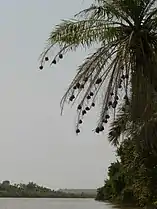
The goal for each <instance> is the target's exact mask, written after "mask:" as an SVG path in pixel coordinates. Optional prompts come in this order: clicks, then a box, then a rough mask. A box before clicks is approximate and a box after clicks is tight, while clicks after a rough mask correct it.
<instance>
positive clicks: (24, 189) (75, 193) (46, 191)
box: [0, 180, 96, 199]
mask: <svg viewBox="0 0 157 209" xmlns="http://www.w3.org/2000/svg"><path fill="white" fill-rule="evenodd" d="M95 197H96V194H95V193H92V192H91V191H89V190H77V189H76V190H75V189H74V190H68V189H65V190H61V189H60V190H57V191H55V190H52V189H50V188H47V187H44V186H39V185H37V184H36V183H33V182H29V183H28V184H11V183H10V181H8V180H6V181H3V182H2V183H0V198H86V199H87V198H93V199H94V198H95Z"/></svg>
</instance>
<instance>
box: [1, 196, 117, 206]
mask: <svg viewBox="0 0 157 209" xmlns="http://www.w3.org/2000/svg"><path fill="white" fill-rule="evenodd" d="M113 208H114V207H112V205H110V204H107V203H103V202H96V201H94V200H93V199H11V198H9V199H1V198H0V209H113Z"/></svg>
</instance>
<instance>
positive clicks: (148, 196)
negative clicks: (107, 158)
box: [96, 139, 157, 206]
mask: <svg viewBox="0 0 157 209" xmlns="http://www.w3.org/2000/svg"><path fill="white" fill-rule="evenodd" d="M117 155H118V156H119V158H120V161H117V162H116V163H112V164H111V166H110V167H109V170H108V179H107V180H106V181H105V185H104V187H102V188H101V191H100V190H98V195H97V198H96V199H98V200H99V199H100V198H103V199H100V200H106V199H107V200H110V201H118V202H122V203H132V204H136V205H138V206H149V205H153V204H155V201H156V199H157V185H156V182H157V155H155V154H154V152H152V151H150V149H149V147H144V148H143V147H142V146H137V144H136V141H135V140H131V139H125V140H124V141H123V142H122V143H121V145H120V146H119V147H118V148H117ZM102 191H103V195H104V196H102V195H101V196H100V194H99V193H100V192H102Z"/></svg>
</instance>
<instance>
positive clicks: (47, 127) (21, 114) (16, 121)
mask: <svg viewBox="0 0 157 209" xmlns="http://www.w3.org/2000/svg"><path fill="white" fill-rule="evenodd" d="M90 3H92V0H84V1H83V0H44V1H43V0H5V1H3V0H0V14H1V15H0V16H1V18H0V26H1V30H0V31H1V32H0V56H1V57H0V149H1V150H0V167H1V169H0V180H5V179H9V180H11V181H12V182H28V181H35V182H36V183H38V184H43V185H46V186H49V187H52V188H96V187H98V186H101V185H102V184H103V181H104V177H105V175H106V173H107V167H108V165H109V164H110V162H112V161H114V159H115V157H114V152H113V148H112V147H111V146H110V145H109V143H108V141H107V138H106V135H105V134H102V135H99V136H97V135H96V134H95V133H94V132H92V129H93V128H95V126H96V124H95V122H96V114H95V113H94V112H93V113H91V114H89V116H87V118H86V120H85V125H84V126H83V130H82V133H81V134H80V135H79V136H76V135H75V118H76V112H75V109H71V108H70V107H68V106H67V108H66V110H65V113H64V115H63V116H60V106H59V103H60V99H61V97H62V96H63V94H64V92H65V90H66V88H67V86H68V84H69V81H70V80H71V79H72V77H73V76H74V75H75V72H76V71H75V70H76V68H77V66H78V65H79V63H80V62H81V61H82V60H83V58H84V55H85V53H84V52H81V51H79V52H77V53H71V54H68V55H67V56H66V57H65V59H64V60H62V61H61V62H60V63H59V64H58V65H56V66H55V67H53V68H50V67H49V66H47V67H46V68H45V70H44V71H38V65H39V62H38V58H39V55H40V53H41V52H42V50H43V48H44V44H45V41H46V39H47V38H48V36H49V33H50V31H51V29H52V28H53V27H54V25H55V24H58V23H60V20H61V19H65V18H71V17H72V15H73V14H75V13H76V12H78V11H79V10H80V9H83V8H85V7H86V6H88V5H89V4H90ZM95 111H96V109H95Z"/></svg>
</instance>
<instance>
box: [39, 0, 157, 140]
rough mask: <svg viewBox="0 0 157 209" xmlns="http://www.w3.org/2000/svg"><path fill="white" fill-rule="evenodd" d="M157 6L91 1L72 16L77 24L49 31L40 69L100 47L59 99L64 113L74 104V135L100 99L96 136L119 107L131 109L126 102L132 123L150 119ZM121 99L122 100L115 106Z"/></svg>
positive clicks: (142, 0)
mask: <svg viewBox="0 0 157 209" xmlns="http://www.w3.org/2000/svg"><path fill="white" fill-rule="evenodd" d="M155 3H156V0H132V1H128V0H110V1H108V0H95V2H94V4H92V5H91V6H90V7H89V8H88V9H85V10H83V11H81V12H79V13H78V14H76V15H75V19H73V20H64V21H62V22H61V23H60V24H59V25H57V26H56V28H55V29H54V30H53V31H52V32H51V34H50V37H49V39H48V45H47V47H46V49H45V51H44V52H43V53H42V56H41V66H40V69H41V70H42V69H43V66H44V63H45V61H48V60H49V59H50V61H51V64H56V63H57V61H58V60H59V59H62V58H63V56H64V54H66V53H67V52H68V51H75V50H76V49H77V48H79V47H83V48H92V46H93V45H94V44H97V46H98V47H97V50H96V51H94V52H93V54H91V55H89V56H88V57H87V59H86V60H85V62H84V63H83V64H81V65H80V66H79V68H78V71H77V74H76V76H75V77H74V79H73V81H72V82H71V84H70V86H69V88H68V90H67V91H66V93H65V95H64V96H63V98H62V100H61V108H62V110H63V107H64V104H65V103H66V102H68V101H69V100H70V101H71V102H74V103H75V102H76V101H78V107H77V110H78V120H77V125H76V133H79V132H80V129H79V126H80V124H82V118H83V116H84V115H85V114H86V113H87V112H88V111H89V110H90V109H91V108H92V107H93V106H95V103H96V102H97V98H100V94H102V97H101V98H102V106H101V107H100V116H99V120H98V126H97V128H96V130H95V131H96V132H97V133H99V132H101V131H103V130H104V124H105V123H106V122H107V119H109V117H110V113H111V112H114V113H116V111H115V110H116V108H117V107H118V106H119V104H121V103H122V104H124V105H125V106H128V105H130V100H131V101H132V102H131V105H130V106H131V108H130V111H131V119H132V121H134V122H136V123H138V124H139V123H140V124H144V123H146V122H147V121H148V120H150V118H151V117H152V114H153V112H154V109H153V108H152V101H153V96H154V94H156V91H157V83H156V79H157V70H156V68H157V58H156V57H157V35H156V31H157V8H156V7H155ZM56 48H57V49H58V51H57V53H56V56H55V57H53V58H51V55H50V52H51V50H54V49H56ZM123 94H124V99H121V102H119V103H118V99H119V101H120V98H119V97H121V96H122V95H123ZM79 98H80V99H79ZM89 101H91V102H89ZM87 104H88V105H87ZM145 128H146V129H147V126H145ZM146 138H147V136H146V135H144V139H145V140H146Z"/></svg>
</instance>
